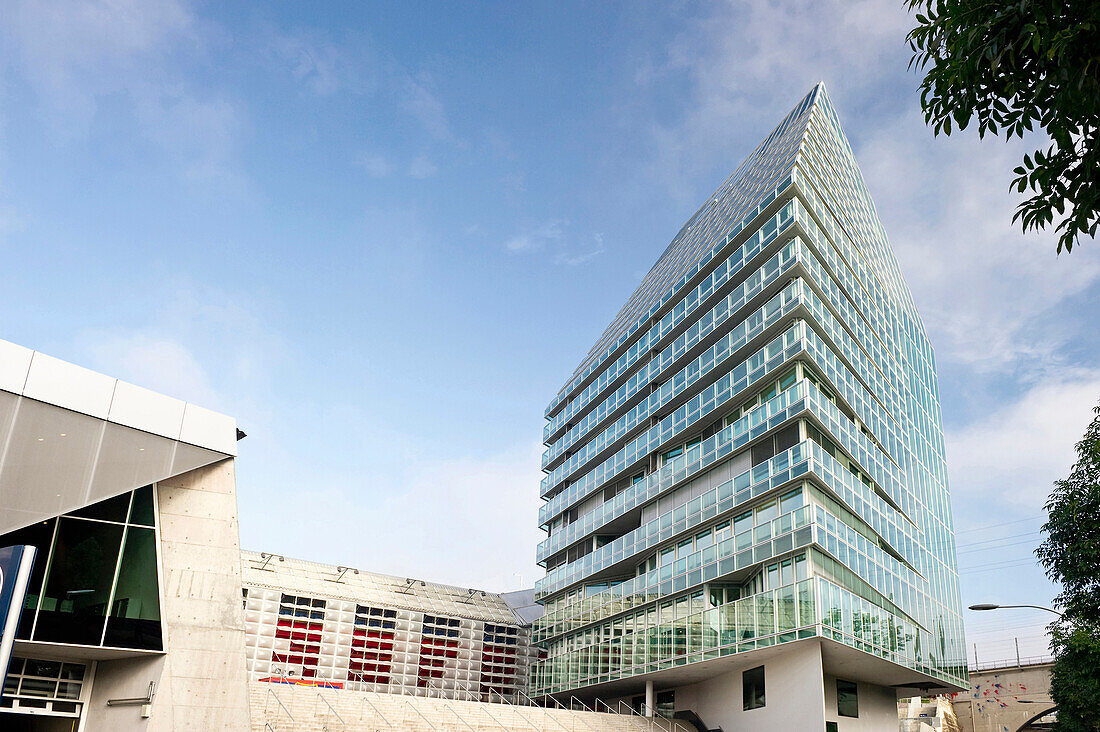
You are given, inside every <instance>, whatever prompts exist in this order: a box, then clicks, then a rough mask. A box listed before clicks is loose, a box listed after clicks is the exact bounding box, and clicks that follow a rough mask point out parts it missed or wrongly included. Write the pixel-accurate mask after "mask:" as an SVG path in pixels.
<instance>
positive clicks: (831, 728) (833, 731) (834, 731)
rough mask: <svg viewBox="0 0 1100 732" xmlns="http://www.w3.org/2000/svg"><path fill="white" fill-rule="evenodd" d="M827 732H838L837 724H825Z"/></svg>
mask: <svg viewBox="0 0 1100 732" xmlns="http://www.w3.org/2000/svg"><path fill="white" fill-rule="evenodd" d="M825 732H838V728H837V726H836V722H826V723H825Z"/></svg>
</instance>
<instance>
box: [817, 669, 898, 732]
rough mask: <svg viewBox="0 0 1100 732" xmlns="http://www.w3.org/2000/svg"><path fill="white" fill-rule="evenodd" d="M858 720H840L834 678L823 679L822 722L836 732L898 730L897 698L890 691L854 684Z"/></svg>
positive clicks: (870, 685)
mask: <svg viewBox="0 0 1100 732" xmlns="http://www.w3.org/2000/svg"><path fill="white" fill-rule="evenodd" d="M856 696H857V697H858V705H859V717H842V716H840V715H839V714H837V710H836V678H835V677H833V676H828V675H826V676H825V719H826V720H827V721H830V722H836V723H837V730H838V732H878V731H879V730H891V731H892V730H895V729H897V727H898V695H897V692H895V691H894V690H893V689H891V688H889V687H885V686H878V685H876V684H868V683H866V682H864V681H857V682H856Z"/></svg>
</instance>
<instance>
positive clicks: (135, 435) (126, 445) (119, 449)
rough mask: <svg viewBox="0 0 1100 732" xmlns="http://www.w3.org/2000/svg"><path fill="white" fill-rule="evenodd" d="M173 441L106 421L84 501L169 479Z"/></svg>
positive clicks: (106, 496) (173, 447) (89, 501)
mask: <svg viewBox="0 0 1100 732" xmlns="http://www.w3.org/2000/svg"><path fill="white" fill-rule="evenodd" d="M175 446H176V442H175V440H169V439H168V438H167V437H158V436H156V435H150V434H148V433H147V432H140V431H138V430H133V429H130V428H129V427H121V426H119V425H115V424H111V423H110V422H108V423H107V427H106V429H105V431H104V433H103V443H102V444H101V445H100V448H99V455H98V457H97V458H96V465H95V474H94V475H93V476H92V484H91V488H90V489H89V491H88V497H87V499H86V500H85V502H86V503H95V502H96V501H102V500H103V499H104V498H110V497H111V496H117V495H118V494H120V493H124V492H126V491H129V490H133V489H134V488H140V487H141V486H143V485H148V484H150V483H155V482H157V481H158V480H164V479H165V478H169V477H171V476H172V475H174V473H172V455H173V453H174V451H175Z"/></svg>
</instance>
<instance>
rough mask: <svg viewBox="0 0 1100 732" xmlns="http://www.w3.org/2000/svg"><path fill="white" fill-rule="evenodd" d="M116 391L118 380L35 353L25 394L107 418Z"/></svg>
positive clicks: (76, 410) (24, 390)
mask: <svg viewBox="0 0 1100 732" xmlns="http://www.w3.org/2000/svg"><path fill="white" fill-rule="evenodd" d="M114 391H115V379H112V378H111V377H110V376H104V375H103V374H100V373H97V372H95V371H92V370H90V369H86V368H82V367H80V366H76V365H75V364H71V363H69V362H68V361H62V360H61V359H59V358H54V357H53V356H46V355H45V354H42V353H37V352H36V353H35V354H34V358H33V359H32V360H31V367H30V372H29V373H28V375H27V385H26V387H25V388H24V389H23V395H24V396H28V397H31V398H32V399H37V400H39V401H41V402H45V403H47V404H55V405H57V406H59V407H65V408H66V409H71V410H73V411H74V412H80V413H81V414H87V415H91V416H92V417H98V418H100V419H106V418H107V412H108V410H110V408H111V396H112V395H113V394H114Z"/></svg>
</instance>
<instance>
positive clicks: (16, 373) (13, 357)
mask: <svg viewBox="0 0 1100 732" xmlns="http://www.w3.org/2000/svg"><path fill="white" fill-rule="evenodd" d="M32 355H34V351H32V350H31V349H29V348H24V347H23V346H17V345H15V344H14V343H9V342H8V341H0V389H3V390H4V391H10V392H11V393H12V394H22V393H23V385H24V384H26V383H27V370H28V369H30V367H31V356H32Z"/></svg>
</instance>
